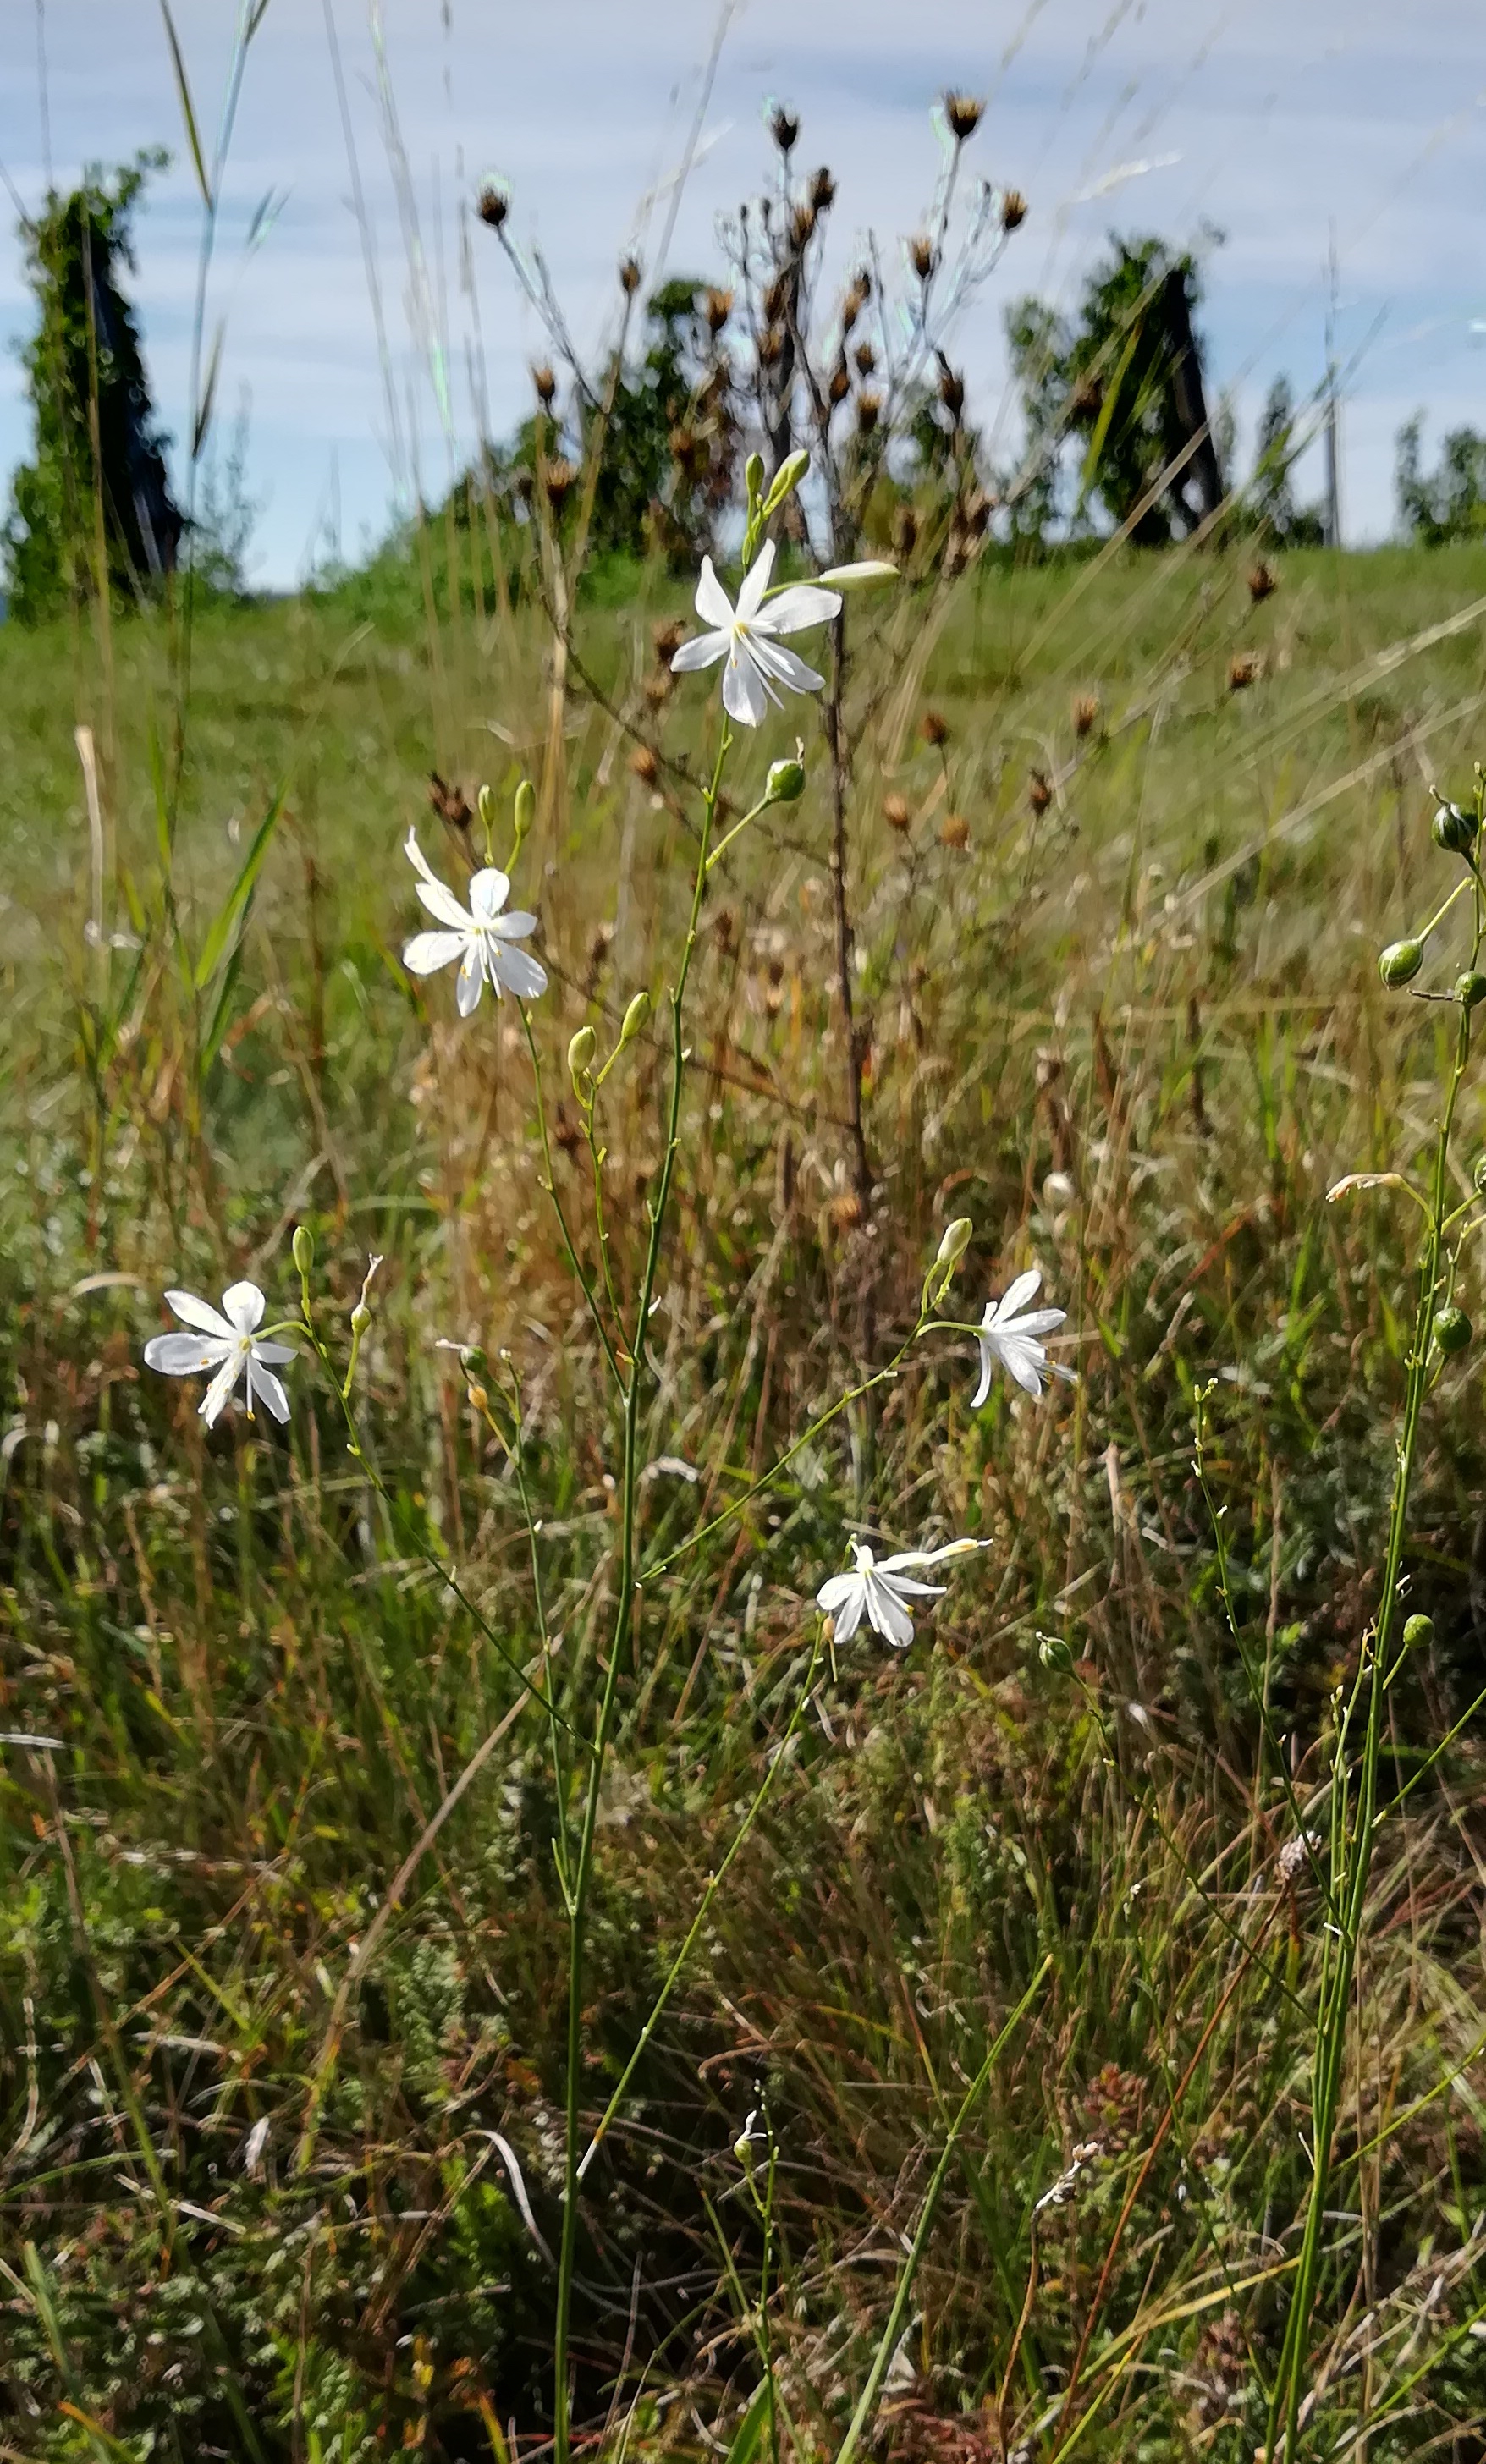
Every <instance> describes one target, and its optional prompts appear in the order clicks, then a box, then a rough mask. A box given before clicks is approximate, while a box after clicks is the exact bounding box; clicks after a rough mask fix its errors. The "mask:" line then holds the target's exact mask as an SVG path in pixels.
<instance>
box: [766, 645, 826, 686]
mask: <svg viewBox="0 0 1486 2464" xmlns="http://www.w3.org/2000/svg"><path fill="white" fill-rule="evenodd" d="M748 649H749V650H750V651H751V653H752V655H753V657H754V659H755V660H756V661H757V663H758V665H759V667H760V668H761V669H762V670H763V672H764V675H765V680H766V681H768V682H769V683H772V684H781V685H787V686H788V688H789V690H790V692H791V693H819V692H820V690H821V688H822V687H823V685H824V684H825V681H826V679H825V677H824V676H818V675H817V674H816V673H815V671H814V669H813V668H808V667H807V666H806V664H805V661H804V660H803V659H801V658H797V657H796V656H795V653H794V652H793V650H787V649H783V648H782V647H781V646H780V644H779V643H778V642H761V641H759V640H758V639H757V637H750V640H749V643H748Z"/></svg>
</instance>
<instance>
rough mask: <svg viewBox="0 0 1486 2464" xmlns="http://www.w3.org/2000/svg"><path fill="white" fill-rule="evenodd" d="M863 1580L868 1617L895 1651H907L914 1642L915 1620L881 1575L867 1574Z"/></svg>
mask: <svg viewBox="0 0 1486 2464" xmlns="http://www.w3.org/2000/svg"><path fill="white" fill-rule="evenodd" d="M862 1580H863V1582H864V1583H865V1585H866V1590H867V1615H868V1617H870V1618H871V1620H872V1622H873V1625H874V1626H875V1627H876V1631H877V1633H878V1634H880V1635H881V1637H882V1639H883V1641H884V1642H890V1643H891V1644H892V1645H893V1648H894V1650H895V1651H906V1650H907V1648H908V1645H909V1644H910V1643H911V1642H912V1640H913V1619H912V1617H910V1616H909V1614H908V1611H907V1610H906V1609H905V1608H904V1606H903V1604H902V1602H901V1600H900V1599H898V1597H897V1596H896V1595H895V1593H894V1591H893V1587H892V1585H891V1584H890V1583H885V1582H884V1581H883V1580H882V1577H881V1575H880V1574H876V1573H873V1574H865V1575H863V1577H862Z"/></svg>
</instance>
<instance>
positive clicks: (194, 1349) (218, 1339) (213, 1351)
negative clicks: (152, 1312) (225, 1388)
mask: <svg viewBox="0 0 1486 2464" xmlns="http://www.w3.org/2000/svg"><path fill="white" fill-rule="evenodd" d="M232 1348H233V1347H232V1344H231V1342H230V1341H228V1340H226V1339H224V1337H222V1336H221V1335H217V1334H152V1335H151V1336H150V1339H149V1341H148V1342H147V1343H146V1345H145V1346H144V1366H145V1368H146V1369H158V1370H159V1371H160V1374H161V1375H162V1376H163V1377H191V1376H194V1375H197V1374H198V1372H200V1371H201V1370H203V1369H219V1368H220V1367H221V1364H222V1362H223V1361H224V1360H225V1359H226V1357H227V1355H228V1353H229V1352H231V1350H232Z"/></svg>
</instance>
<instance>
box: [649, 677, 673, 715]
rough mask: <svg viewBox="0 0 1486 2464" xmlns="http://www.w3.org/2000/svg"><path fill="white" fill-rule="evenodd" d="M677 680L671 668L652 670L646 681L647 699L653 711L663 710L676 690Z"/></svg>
mask: <svg viewBox="0 0 1486 2464" xmlns="http://www.w3.org/2000/svg"><path fill="white" fill-rule="evenodd" d="M675 684H676V679H675V677H674V676H673V675H672V673H671V671H670V669H669V668H652V670H651V671H650V673H649V675H648V676H647V677H646V679H645V699H646V702H647V703H648V705H649V707H650V708H651V709H652V710H660V709H663V708H664V706H665V704H666V703H667V702H668V701H669V700H670V698H671V695H672V693H673V691H674V690H675Z"/></svg>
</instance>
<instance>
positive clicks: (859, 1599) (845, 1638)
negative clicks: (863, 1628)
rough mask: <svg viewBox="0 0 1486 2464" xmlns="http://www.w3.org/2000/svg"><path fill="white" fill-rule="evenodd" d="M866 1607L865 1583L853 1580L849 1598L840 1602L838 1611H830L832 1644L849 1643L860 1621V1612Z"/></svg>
mask: <svg viewBox="0 0 1486 2464" xmlns="http://www.w3.org/2000/svg"><path fill="white" fill-rule="evenodd" d="M866 1605H867V1587H866V1585H865V1583H863V1582H860V1581H857V1580H855V1579H854V1580H853V1584H852V1589H851V1594H850V1595H849V1597H847V1598H846V1599H844V1600H843V1601H842V1602H841V1605H840V1607H839V1608H838V1609H832V1612H831V1634H832V1641H833V1642H850V1641H851V1639H852V1637H853V1635H854V1633H855V1632H856V1629H857V1627H858V1626H859V1625H860V1623H861V1621H862V1612H863V1610H864V1609H865V1608H866Z"/></svg>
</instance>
